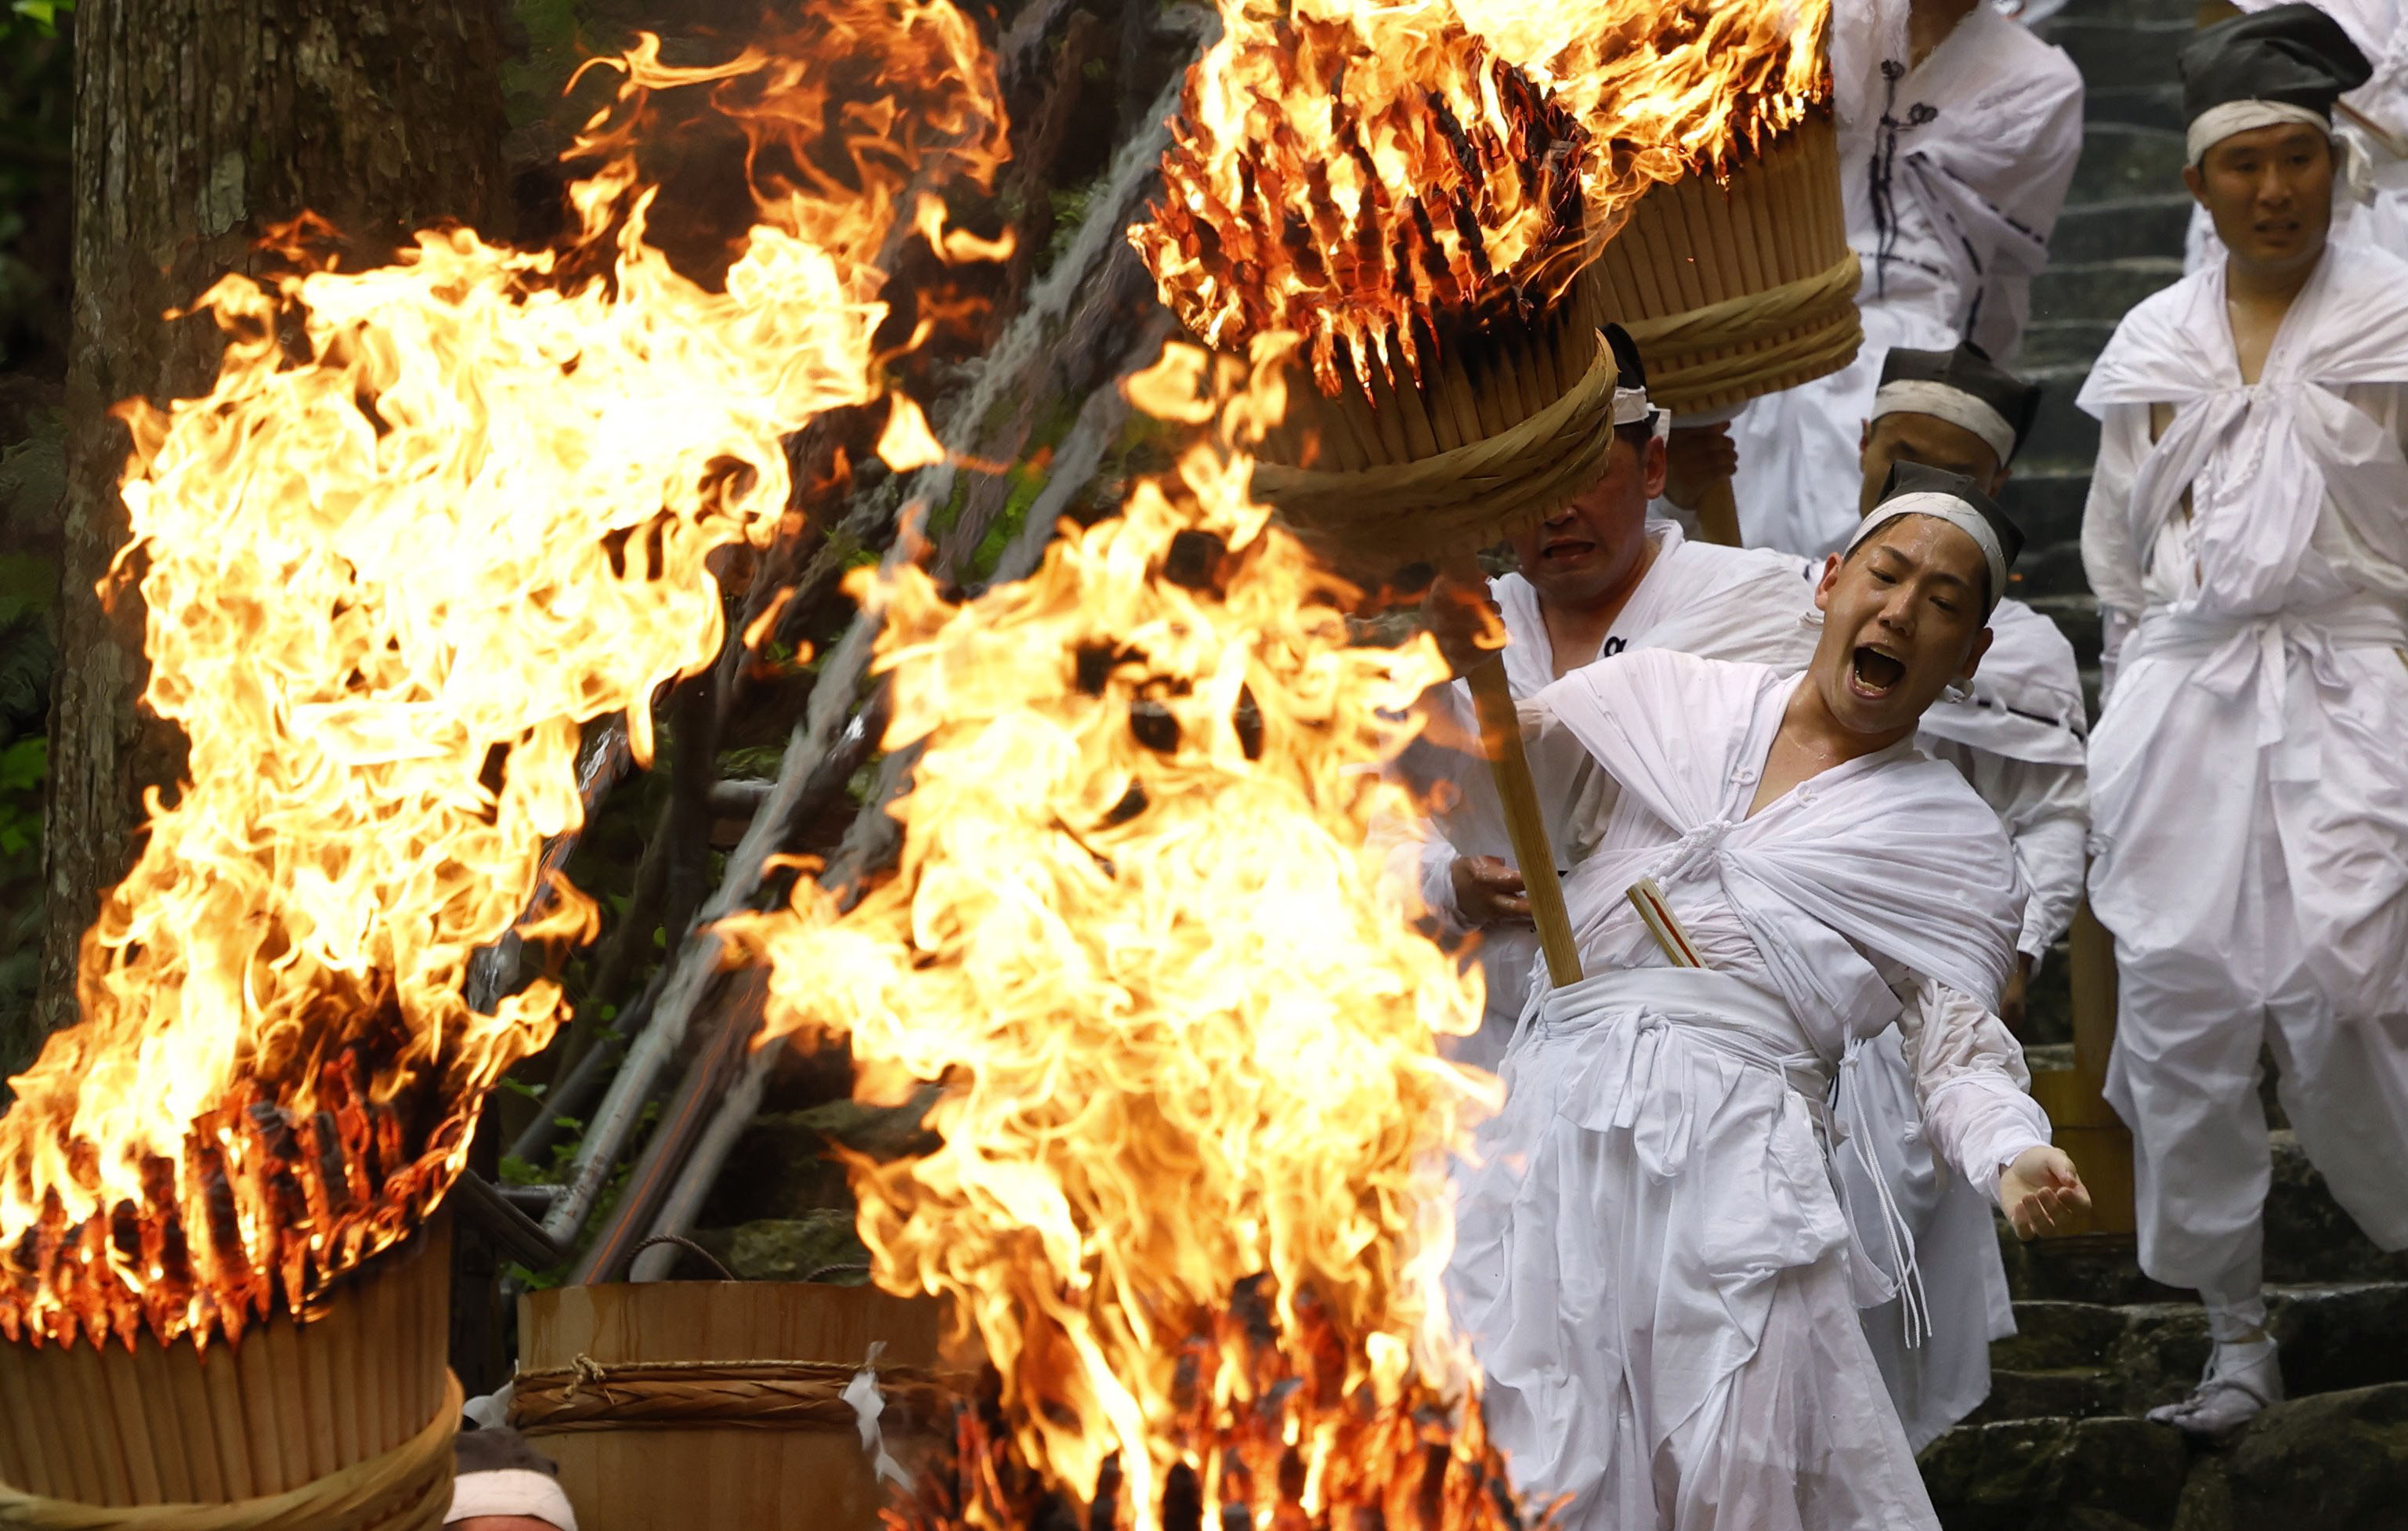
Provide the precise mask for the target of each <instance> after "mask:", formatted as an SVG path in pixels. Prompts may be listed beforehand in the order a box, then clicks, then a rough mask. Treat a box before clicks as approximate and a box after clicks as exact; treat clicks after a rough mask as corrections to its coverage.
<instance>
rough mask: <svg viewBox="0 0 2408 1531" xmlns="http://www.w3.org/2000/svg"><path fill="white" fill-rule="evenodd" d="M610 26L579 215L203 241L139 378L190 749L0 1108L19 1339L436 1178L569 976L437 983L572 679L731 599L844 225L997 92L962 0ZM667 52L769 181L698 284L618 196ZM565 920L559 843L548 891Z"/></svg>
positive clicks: (81, 1321)
mask: <svg viewBox="0 0 2408 1531" xmlns="http://www.w3.org/2000/svg"><path fill="white" fill-rule="evenodd" d="M600 66H601V67H605V68H609V69H613V70H616V71H618V72H619V73H620V74H621V75H622V76H623V77H624V79H623V84H622V88H621V91H620V94H619V97H618V100H617V102H616V104H615V105H614V106H613V107H611V108H607V109H606V110H604V111H603V112H601V113H599V114H597V115H596V117H595V120H594V121H593V123H590V124H589V126H588V130H587V133H586V136H585V138H584V140H583V142H582V143H581V145H580V146H579V151H578V152H580V153H581V154H584V155H589V156H595V157H599V158H600V159H601V160H602V162H603V164H602V168H601V169H600V170H599V171H598V172H596V173H595V175H594V176H593V177H592V178H591V179H589V180H587V181H583V182H582V183H581V184H580V185H579V186H577V187H576V188H575V189H574V193H573V199H574V204H575V208H576V211H577V213H578V216H579V219H580V223H581V234H580V237H579V238H578V239H577V240H576V241H575V244H574V246H573V248H572V249H570V250H567V251H564V252H558V253H555V252H534V253H529V252H521V251H515V250H510V249H507V248H504V247H500V246H495V245H492V244H488V243H485V242H484V241H482V240H481V239H480V238H477V237H476V236H475V235H474V234H472V233H468V232H466V231H452V232H443V233H428V234H423V235H421V236H420V237H419V238H418V242H417V248H416V249H415V250H414V251H413V252H411V253H409V255H408V256H407V257H405V258H404V260H403V261H402V262H401V263H400V264H398V265H395V266H393V267H387V268H383V269H378V270H368V271H362V272H357V273H351V272H342V271H336V270H318V271H315V272H313V273H310V274H306V275H296V276H293V277H290V278H287V279H283V280H279V281H278V282H275V283H273V284H272V286H269V287H265V288H263V287H262V286H260V285H258V284H256V283H254V282H250V281H248V280H243V279H237V278H228V279H227V280H225V281H224V282H220V283H219V284H218V285H217V286H216V287H214V288H213V289H211V290H210V292H209V293H208V295H207V296H205V297H203V298H202V300H201V304H200V307H202V308H204V309H206V310H208V311H209V312H211V313H212V314H213V315H214V317H215V318H216V320H217V322H218V323H219V325H221V326H222V328H223V329H224V330H225V331H226V333H227V336H228V339H229V344H228V346H227V349H226V353H225V360H224V364H223V367H222V371H221V374H220V376H219V379H218V383H217V385H216V387H215V389H214V390H213V391H212V392H211V393H210V394H209V396H208V397H206V398H203V399H199V400H193V401H186V402H180V403H177V404H175V405H173V406H172V407H170V408H169V409H168V410H167V411H166V412H164V413H163V412H158V411H155V410H152V409H150V408H149V407H148V406H145V405H142V404H138V403H137V404H135V405H132V406H129V407H128V408H127V410H126V411H125V415H126V418H127V420H128V422H129V424H130V425H131V426H132V430H133V435H134V439H135V443H136V445H135V452H134V455H133V459H132V461H131V462H130V463H129V465H128V468H127V471H126V475H125V484H124V498H125V501H126V505H127V508H128V510H129V511H130V512H131V513H132V520H133V528H134V535H135V542H134V543H133V544H132V546H131V547H130V548H129V550H128V553H127V555H126V556H125V559H124V560H123V566H124V567H126V568H128V569H129V570H138V571H139V575H138V577H139V580H140V587H141V590H142V594H143V597H144V599H146V600H147V602H148V603H149V628H148V631H147V633H146V638H145V648H146V650H147V652H148V653H149V655H150V664H151V674H150V687H149V690H148V692H147V695H146V700H147V701H148V702H149V704H150V706H151V707H152V708H153V709H154V710H156V711H157V712H158V713H159V714H160V715H162V716H165V717H167V718H170V719H173V720H174V721H175V722H176V723H177V724H178V725H179V726H180V727H181V728H182V729H183V730H184V731H185V733H186V735H187V736H188V737H189V739H190V741H191V763H190V767H189V779H188V780H187V781H186V782H185V783H184V784H183V785H182V786H181V787H180V789H179V792H178V793H177V794H176V798H175V802H173V804H172V805H168V804H163V803H154V804H153V812H152V816H151V823H150V831H149V838H148V841H147V844H146V845H145V847H144V850H143V854H142V858H141V859H140V862H139V864H138V865H136V868H135V870H134V872H133V873H132V874H131V875H130V876H128V877H127V879H126V880H125V882H124V883H123V885H122V886H121V887H120V888H118V889H117V890H116V891H115V892H114V893H113V894H112V895H111V897H110V898H109V899H108V902H107V903H106V905H105V907H104V909H103V912H102V915H101V917H100V920H99V922H98V924H97V925H96V926H95V927H94V928H93V931H92V932H90V934H89V935H88V936H87V938H86V941H85V946H84V952H83V963H82V970H81V984H80V996H81V1001H82V1010H83V1018H82V1020H81V1021H80V1023H79V1025H77V1026H76V1027H74V1028H73V1029H71V1030H69V1031H67V1032H64V1033H60V1034H58V1035H56V1036H53V1037H52V1038H51V1039H50V1045H49V1046H48V1047H46V1048H45V1050H44V1051H43V1054H42V1056H41V1058H40V1060H39V1061H38V1062H36V1064H35V1066H34V1067H33V1069H32V1070H31V1071H30V1072H29V1073H27V1074H26V1075H25V1076H22V1077H21V1078H19V1079H17V1080H16V1081H14V1083H15V1087H16V1090H17V1092H18V1099H17V1102H16V1105H15V1107H14V1108H13V1109H12V1110H11V1111H10V1112H9V1114H8V1116H7V1119H6V1120H5V1122H0V1251H5V1252H0V1266H5V1275H6V1279H5V1281H0V1330H5V1332H6V1333H7V1335H8V1336H9V1337H10V1338H11V1339H17V1338H32V1339H34V1340H36V1341H40V1340H43V1339H51V1340H57V1341H60V1342H71V1341H72V1340H74V1339H75V1338H76V1337H77V1336H79V1335H82V1336H89V1337H90V1338H91V1339H92V1340H93V1342H94V1343H98V1342H100V1341H102V1340H103V1339H104V1338H106V1337H107V1336H111V1335H113V1336H117V1337H119V1338H120V1339H122V1340H124V1341H125V1342H127V1343H129V1344H130V1343H131V1342H132V1340H133V1338H134V1336H135V1335H136V1333H137V1332H138V1331H140V1330H142V1329H145V1328H147V1329H148V1330H149V1331H150V1333H151V1334H153V1335H154V1336H158V1337H159V1338H161V1339H163V1340H164V1339H167V1338H171V1337H174V1336H178V1335H181V1334H187V1333H189V1334H191V1335H193V1336H194V1337H195V1338H196V1339H198V1340H202V1341H206V1340H208V1339H209V1338H210V1337H212V1336H217V1335H223V1336H229V1337H233V1336H239V1335H240V1333H241V1331H242V1329H243V1328H244V1326H245V1325H246V1324H248V1323H251V1322H256V1321H257V1320H259V1319H261V1318H262V1317H264V1316H265V1315H266V1314H267V1313H269V1312H271V1311H273V1310H275V1309H276V1308H278V1307H286V1308H290V1309H294V1310H296V1311H297V1310H300V1309H302V1308H303V1307H305V1306H306V1305H307V1304H308V1302H309V1301H310V1299H311V1298H313V1297H314V1296H315V1295H316V1294H317V1293H320V1292H322V1290H323V1289H324V1287H325V1286H326V1284H327V1283H328V1282H329V1281H330V1280H332V1279H334V1278H337V1277H338V1276H340V1275H341V1274H342V1273H343V1272H345V1271H346V1270H348V1269H351V1268H352V1267H353V1266H355V1265H357V1264H359V1263H360V1262H361V1261H362V1260H364V1259H366V1257H367V1256H369V1255H371V1254H373V1253H374V1252H375V1251H376V1250H378V1249H381V1248H383V1247H385V1246H388V1245H390V1244H392V1243H393V1242H394V1241H395V1240H397V1239H399V1238H401V1237H403V1236H405V1235H407V1234H408V1233H409V1230H410V1229H411V1228H412V1227H413V1226H414V1225H415V1224H416V1222H417V1221H418V1220H420V1219H421V1218H422V1217H423V1215H424V1214H425V1213H426V1211H427V1210H428V1209H429V1208H430V1207H431V1206H433V1204H434V1203H435V1202H436V1201H437V1199H439V1198H440V1197H441V1195H442V1194H443V1192H444V1191H445V1190H446V1189H447V1188H448V1187H449V1185H450V1184H451V1182H452V1177H454V1175H455V1174H456V1173H457V1171H458V1168H459V1166H460V1163H461V1162H462V1159H463V1156H464V1155H465V1154H466V1151H467V1145H468V1140H469V1136H470V1134H471V1130H472V1128H473V1126H474V1123H475V1119H476V1113H477V1109H478V1105H479V1103H480V1100H481V1098H482V1095H483V1093H484V1091H485V1090H487V1089H488V1088H489V1087H491V1086H492V1085H493V1083H494V1082H495V1080H496V1079H497V1078H498V1077H499V1076H501V1074H502V1073H503V1071H504V1070H505V1069H507V1068H508V1067H509V1065H510V1064H511V1063H512V1062H516V1061H517V1060H518V1059H520V1058H522V1057H523V1056H524V1055H525V1054H527V1053H528V1052H529V1051H531V1050H532V1049H534V1048H535V1047H538V1046H540V1045H541V1044H542V1043H543V1041H544V1040H545V1039H546V1038H547V1037H548V1036H549V1035H550V1034H551V1032H552V1027H553V1025H554V1023H555V1022H556V1020H557V1019H558V1018H559V1016H560V1013H561V1004H560V994H559V992H558V989H557V988H556V987H555V986H554V985H552V984H551V983H549V982H544V981H538V982H537V983H535V984H534V985H533V986H531V987H530V988H528V989H526V990H525V991H524V992H523V993H521V994H519V995H517V996H515V997H512V998H510V999H508V1000H506V1001H504V1002H503V1003H502V1004H500V1006H499V1007H498V1012H497V1013H496V1014H495V1015H493V1016H480V1015H477V1014H473V1013H471V1012H470V1011H469V1010H468V1009H467V1008H466V1005H465V1004H464V1003H463V1001H462V999H461V997H460V987H461V981H462V978H463V975H464V974H465V971H466V964H467V960H468V958H469V956H470V954H471V953H472V952H473V951H475V950H476V949H477V948H478V947H480V946H484V945H486V944H489V943H491V942H493V941H494V940H495V939H496V938H498V937H499V936H501V935H502V934H503V932H505V931H506V930H508V929H509V926H510V925H511V923H512V921H513V920H515V919H516V918H517V917H519V915H520V913H521V911H522V909H523V908H524V907H525V906H526V904H527V903H528V900H529V898H530V896H531V895H533V894H534V893H535V892H536V890H537V877H538V857H539V855H540V853H541V851H542V847H543V845H544V841H545V839H546V838H547V837H548V836H552V835H555V834H558V833H561V832H562V831H564V830H568V829H570V828H572V827H573V826H574V825H575V824H576V823H577V821H578V818H579V815H580V805H579V802H578V797H577V793H576V789H575V783H574V779H573V767H574V763H575V756H576V753H577V749H578V744H579V728H580V725H581V723H582V722H583V721H585V720H588V719H591V718H594V717H596V716H599V715H606V714H609V713H613V712H620V711H624V713H625V714H626V715H627V718H628V721H629V726H630V731H631V734H632V735H633V738H634V740H635V743H636V744H637V747H638V751H639V753H642V752H647V751H648V750H649V744H650V737H649V730H648V729H647V727H646V721H647V716H648V708H649V706H650V699H651V697H652V692H653V691H654V689H655V688H656V687H657V686H660V685H661V683H663V682H664V681H667V680H668V679H669V678H671V677H673V676H675V675H677V674H679V673H681V672H687V671H691V670H693V669H695V668H696V667H698V666H700V665H702V664H704V663H706V662H708V661H709V660H710V657H711V656H712V655H713V653H714V652H715V650H716V648H717V646H718V644H719V643H720V638H721V632H722V617H721V605H720V599H719V594H718V588H717V585H716V583H715V581H714V579H713V577H712V571H711V556H712V555H713V554H714V553H715V552H717V551H718V550H721V549H723V548H725V547H727V546H729V545H730V544H734V543H738V542H745V541H747V540H753V541H758V540H761V539H762V538H764V537H765V536H766V535H767V529H768V528H769V527H772V526H774V524H775V523H776V521H777V519H778V517H779V516H780V515H781V514H782V513H784V512H785V509H786V504H787V496H788V487H789V484H788V474H787V467H786V459H785V455H784V452H783V449H782V446H781V437H783V436H784V435H785V434H787V433H789V432H791V431H793V430H795V429H796V428H797V427H798V426H801V425H802V424H803V423H804V422H806V421H807V420H809V419H810V418H811V417H812V416H813V415H815V414H818V413H820V412H824V411H826V410H829V409H831V408H834V407H837V406H839V405H845V404H853V403H858V402H862V401H865V400H867V399H868V398H871V397H874V396H875V395H876V394H877V392H878V391H879V383H878V379H877V376H876V374H875V370H874V366H873V355H872V347H871V336H872V332H873V331H874V330H875V329H876V327H877V326H878V325H879V323H880V321H881V320H882V317H883V315H884V313H885V309H884V306H883V305H882V303H881V302H880V300H879V296H878V287H879V277H878V274H877V272H876V271H875V270H874V269H873V268H872V267H870V265H869V260H870V257H871V256H872V255H873V254H874V253H876V252H877V250H878V249H879V247H880V245H881V243H882V241H883V240H885V239H886V238H887V236H888V234H889V231H890V229H892V228H893V227H894V226H896V224H897V223H898V221H903V220H909V219H910V218H911V217H912V216H913V211H914V209H910V208H907V207H904V206H902V205H901V201H900V199H901V197H902V195H903V193H904V190H905V188H906V187H907V186H908V184H909V178H910V173H911V170H912V168H913V166H914V165H915V163H917V162H918V161H919V160H920V159H921V157H922V156H923V155H924V154H925V152H927V151H928V150H929V149H930V148H931V147H933V146H935V145H937V144H939V143H941V144H944V145H946V146H947V147H948V148H949V149H950V150H953V151H954V152H968V153H969V154H971V155H973V156H975V155H976V154H977V153H979V152H982V151H981V146H982V144H984V145H986V146H987V149H988V150H990V151H991V148H992V145H993V143H994V142H995V141H996V139H997V137H998V136H999V133H1000V118H999V113H998V110H997V103H996V99H995V93H994V86H993V81H992V79H991V74H990V71H989V69H988V66H987V64H986V62H985V60H984V58H983V56H982V54H981V52H980V50H979V45H978V42H977V39H976V36H975V34H974V33H973V31H972V30H971V28H970V26H969V25H968V22H966V21H965V19H964V18H963V17H962V16H961V15H960V14H959V13H958V12H956V11H954V10H953V8H952V7H951V6H950V5H949V4H947V3H946V0H845V3H844V4H841V5H821V6H817V7H814V8H813V15H812V18H811V19H810V22H807V23H805V25H804V27H803V29H802V30H801V31H800V32H798V33H797V34H796V35H793V36H785V37H781V38H780V39H778V40H777V41H776V42H774V43H771V44H765V45H763V46H760V47H755V48H753V49H750V50H748V51H745V52H744V53H743V54H742V55H741V56H739V57H738V58H736V59H734V60H732V61H730V62H728V63H725V64H724V65H717V66H714V67H710V68H673V67H670V66H668V65H665V64H664V63H663V62H662V61H661V59H660V57H659V51H658V48H657V44H656V42H655V41H654V39H651V38H646V39H645V40H644V41H643V43H642V44H641V45H639V46H638V48H637V49H635V50H634V51H631V52H629V53H628V54H626V55H625V56H624V57H622V58H619V59H616V60H612V61H608V62H607V63H605V64H603V65H600ZM680 89H682V90H686V91H689V92H702V93H708V94H709V97H710V107H711V108H712V109H715V110H716V111H717V112H719V113H721V114H723V115H724V116H725V117H726V118H728V119H729V120H732V121H734V122H736V123H738V124H740V125H741V127H742V129H743V131H744V133H745V136H746V137H747V139H748V141H749V142H750V145H751V149H752V153H751V155H750V159H749V164H750V166H751V169H752V176H753V189H754V197H755V202H756V209H757V221H756V223H755V226H753V228H752V229H751V231H750V233H749V235H747V236H746V238H745V239H744V240H743V242H742V246H741V249H740V251H738V252H736V253H735V259H734V261H733V264H732V265H731V266H729V267H727V268H726V269H725V273H724V282H713V283H712V284H711V285H708V286H706V285H703V284H699V283H697V282H695V281H694V280H690V279H689V278H688V277H687V276H685V275H682V274H681V273H680V272H679V271H678V270H676V269H673V268H672V267H671V265H670V263H669V261H668V259H667V257H666V256H665V255H663V253H661V252H660V250H659V249H658V248H656V247H655V245H654V244H653V243H652V241H651V240H650V239H649V238H648V237H647V213H648V210H649V209H651V207H652V203H653V200H654V195H655V194H654V192H653V191H652V188H650V187H648V186H646V185H645V184H644V183H643V181H642V178H641V175H640V173H639V171H638V159H639V153H638V150H639V148H640V145H641V142H642V141H643V139H644V136H645V134H646V132H647V131H648V129H649V127H650V125H651V124H652V123H653V122H654V120H655V117H654V114H655V112H656V111H658V110H660V109H662V108H663V106H664V103H665V102H667V101H668V100H670V99H672V98H671V97H670V95H669V94H667V93H669V92H671V91H673V90H680ZM678 99H690V97H680V98H678ZM571 270H576V271H580V272H581V273H583V274H581V275H578V276H575V277H571V276H569V275H567V274H566V273H567V272H569V271H571ZM296 350H297V351H298V352H299V353H301V354H295V353H296ZM593 920H594V914H593V909H592V905H591V904H590V903H589V902H588V901H587V900H585V899H584V898H582V897H581V896H580V895H579V894H577V893H576V892H575V891H574V890H573V889H569V888H566V887H565V886H559V885H554V888H553V889H552V899H551V902H550V904H549V906H548V911H547V912H546V913H545V914H543V915H542V917H540V918H539V919H538V921H537V922H536V925H535V927H534V931H533V933H535V934H537V935H538V936H546V935H548V936H562V935H573V934H578V933H581V932H587V931H589V930H590V929H591V927H592V924H593Z"/></svg>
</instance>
